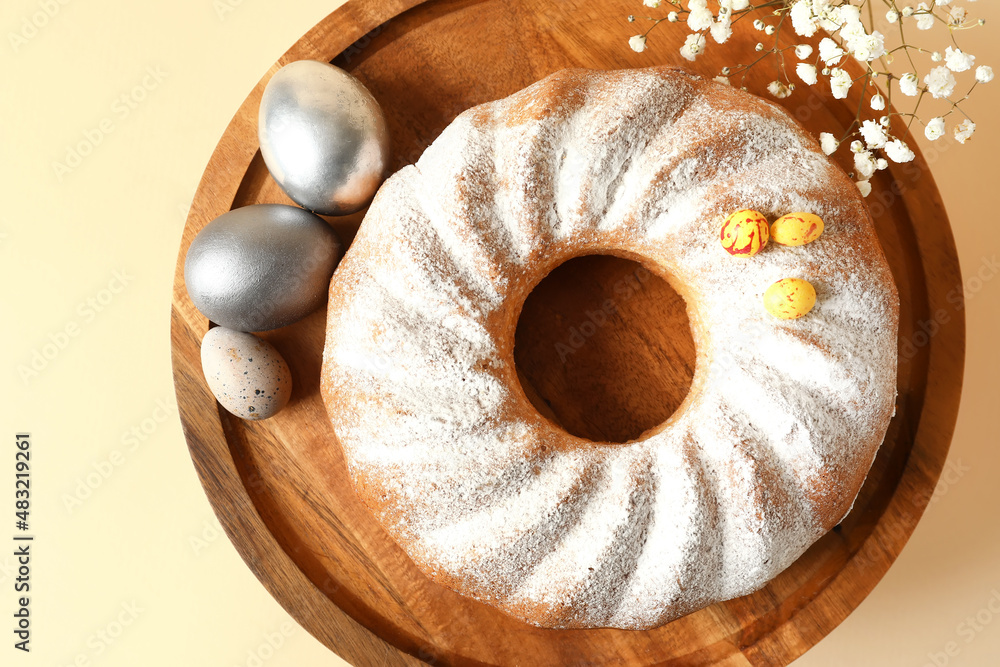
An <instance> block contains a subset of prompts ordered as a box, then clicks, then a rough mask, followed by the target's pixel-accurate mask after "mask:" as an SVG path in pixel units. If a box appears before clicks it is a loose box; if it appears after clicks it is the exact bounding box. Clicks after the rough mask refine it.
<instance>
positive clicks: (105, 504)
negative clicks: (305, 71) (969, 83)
mask: <svg viewBox="0 0 1000 667" xmlns="http://www.w3.org/2000/svg"><path fill="white" fill-rule="evenodd" d="M338 4H339V2H337V0H327V1H326V2H320V1H319V0H299V1H298V2H295V3H276V2H265V0H178V1H175V2H171V3H157V4H156V5H154V4H153V3H124V2H111V1H109V0H87V1H86V2H85V1H83V0H4V2H3V5H2V9H0V28H2V31H3V34H4V39H3V43H2V44H0V82H2V86H0V183H3V184H4V185H3V188H2V193H3V197H2V201H0V272H2V279H3V284H4V285H5V286H6V287H5V288H4V289H3V291H2V293H0V313H2V316H0V317H2V319H0V322H2V326H3V333H2V334H0V341H2V343H3V345H2V354H3V360H4V363H3V367H2V371H3V373H4V375H3V376H2V377H0V392H2V394H0V406H2V408H0V416H2V417H0V419H2V425H0V437H2V439H3V440H4V441H5V443H6V444H4V445H3V447H2V449H0V452H3V454H2V455H0V508H2V511H0V516H2V517H4V518H3V519H2V520H0V526H7V525H8V524H7V521H11V522H12V521H13V517H10V516H9V513H12V511H11V510H8V509H7V507H8V503H9V501H8V500H7V499H9V498H12V497H13V493H12V482H11V477H12V471H11V469H12V468H13V443H12V442H11V440H13V435H14V433H15V432H16V431H17V430H21V429H26V430H29V431H30V432H31V433H32V436H33V452H34V459H33V465H34V484H35V486H34V500H33V510H32V511H33V514H32V532H34V533H35V534H36V535H37V536H38V541H37V542H36V543H35V545H34V550H35V551H34V561H33V577H34V579H33V591H32V593H33V595H32V605H33V606H32V610H33V612H34V625H33V627H34V635H33V644H32V646H33V649H34V650H33V652H32V653H31V654H30V656H25V655H23V654H21V653H20V652H18V651H15V650H14V649H13V648H11V644H12V641H11V637H10V635H9V634H8V630H4V631H3V634H2V635H0V636H2V637H5V638H6V639H4V640H3V642H2V643H0V663H2V664H37V665H58V666H60V667H63V666H65V665H70V664H73V663H74V661H76V663H77V664H81V665H86V664H91V665H107V666H112V665H120V666H125V665H128V666H133V665H138V664H141V665H144V666H147V667H156V666H158V665H174V664H178V663H179V662H180V661H181V660H183V661H184V662H185V664H191V665H213V666H214V665H226V666H231V665H232V666H236V665H254V664H260V665H267V666H268V667H279V666H282V665H285V666H293V665H294V666H298V665H338V664H344V663H343V662H342V661H340V660H339V659H338V658H336V657H335V656H333V655H332V654H331V653H329V652H328V651H327V650H326V649H325V648H324V647H323V646H321V645H320V644H319V643H318V642H317V641H316V640H315V639H313V638H312V637H311V636H310V635H308V634H307V633H306V632H305V631H304V630H302V629H301V628H300V627H299V626H298V625H296V624H295V623H294V622H293V621H291V619H290V618H289V617H288V615H287V614H286V613H285V612H284V611H283V610H282V609H281V608H280V607H279V606H278V604H277V603H275V602H274V601H273V600H272V599H271V597H270V596H269V595H268V594H267V593H266V591H265V590H264V589H263V587H262V586H261V585H260V584H259V583H258V582H257V581H256V579H255V578H254V577H253V575H252V574H251V573H250V571H249V570H248V569H247V568H246V567H245V566H244V564H243V563H242V561H241V560H240V558H239V557H238V556H237V554H236V552H235V550H234V549H233V547H232V546H231V545H230V543H229V542H228V540H227V539H226V538H225V537H224V536H222V535H221V532H220V531H219V529H218V526H217V524H216V523H215V520H214V518H213V515H212V511H211V508H210V507H209V505H208V503H207V501H206V499H205V496H204V494H203V492H202V490H201V487H200V486H199V484H198V481H197V479H196V476H195V473H194V470H193V467H192V465H191V462H190V459H189V458H188V455H187V450H186V447H185V444H184V439H183V436H182V434H181V429H180V425H179V422H178V420H177V416H176V411H175V405H176V403H175V399H174V395H173V385H172V381H171V371H170V354H169V350H170V348H169V305H170V294H171V283H172V280H173V274H174V264H175V261H176V253H177V247H178V243H179V238H180V232H181V229H182V226H183V223H184V218H185V215H186V209H187V205H188V203H189V202H190V199H191V197H192V195H193V193H194V189H195V186H196V185H197V182H198V179H199V177H200V175H201V172H202V170H203V168H204V166H205V164H206V162H207V160H208V157H209V155H210V154H211V151H212V150H213V148H214V147H215V144H216V141H217V140H218V138H219V137H220V136H221V134H222V132H223V130H224V129H225V126H226V124H227V122H228V121H229V119H230V117H231V116H232V114H233V113H234V112H235V110H236V109H237V108H238V106H239V105H240V103H241V102H242V100H243V98H244V97H245V96H246V94H247V92H248V91H249V90H250V89H251V88H252V86H253V85H254V84H255V83H256V82H257V80H258V79H259V78H260V76H261V75H262V74H263V73H264V72H265V71H266V69H267V68H268V67H269V66H270V65H271V64H272V63H273V62H274V61H275V59H276V58H277V57H278V56H279V55H280V54H281V53H282V52H283V51H284V50H285V49H286V48H288V46H290V45H291V44H292V43H293V42H294V41H295V40H296V39H297V38H298V37H299V36H300V35H301V34H302V33H304V32H305V31H306V30H307V29H308V28H309V27H311V26H312V25H313V24H315V23H316V22H317V21H319V20H320V19H321V18H322V17H323V16H325V15H326V14H327V13H329V12H330V11H331V10H332V9H334V8H335V7H336V6H337V5H338ZM636 4H637V6H638V5H639V3H638V0H637V2H636ZM969 6H970V7H971V8H972V9H973V10H975V11H977V12H978V13H979V14H980V15H983V16H986V17H988V18H989V19H990V20H992V21H994V22H995V23H996V25H995V26H993V27H992V28H991V27H990V26H988V27H987V29H986V30H980V31H972V32H970V33H965V34H963V35H962V38H963V40H964V45H965V46H966V47H967V50H968V51H971V52H972V53H974V54H977V55H978V56H979V60H978V63H979V64H992V65H994V66H998V71H1000V47H998V46H997V45H998V44H1000V31H998V30H1000V28H998V26H1000V8H998V7H997V5H996V3H995V2H993V1H992V0H986V1H983V2H978V3H976V4H971V5H969ZM36 25H40V27H35V26H36ZM11 33H13V34H20V35H22V36H23V37H24V40H23V41H22V42H18V43H17V44H12V43H11V38H10V34H11ZM941 46H943V44H942V45H941ZM136 86H139V87H140V88H139V89H136ZM123 95H124V96H125V97H124V99H123V98H122V96H123ZM998 102H1000V81H998V82H996V83H994V84H991V85H990V86H986V87H982V88H980V89H979V90H977V91H976V94H975V95H974V97H973V98H972V99H970V100H969V102H968V105H967V109H968V111H969V113H970V114H971V115H973V116H974V117H975V118H976V120H978V121H979V122H980V132H979V134H978V135H977V136H976V138H975V140H974V141H973V142H972V143H971V144H969V145H967V146H964V147H962V146H957V145H955V144H954V143H953V142H944V141H942V142H939V144H937V145H935V148H936V149H939V150H937V151H934V152H933V153H932V154H931V155H929V158H930V159H931V161H932V164H933V171H934V174H935V177H936V178H937V181H938V184H939V186H940V188H941V190H942V192H943V196H944V200H945V203H946V205H947V208H948V211H949V214H950V216H951V222H952V225H953V227H954V230H955V236H956V239H957V242H958V247H959V253H960V255H961V262H962V267H963V270H964V272H965V276H966V280H967V283H966V285H967V288H968V290H969V293H968V299H969V309H968V325H969V337H968V359H969V363H968V364H967V369H966V384H965V395H964V399H963V403H962V410H961V415H960V419H959V424H958V429H957V431H956V434H955V440H954V444H953V446H952V450H951V456H950V463H949V465H950V467H949V469H948V470H949V471H950V472H949V476H948V479H947V482H946V483H945V484H944V485H943V486H942V487H941V489H940V490H939V493H938V495H937V496H936V498H935V501H934V502H933V504H932V506H931V507H930V509H929V510H928V512H927V514H926V516H925V518H924V519H923V520H922V522H921V523H920V526H919V527H918V529H917V531H916V533H915V534H914V536H913V538H912V540H911V541H910V543H909V545H908V546H907V547H906V550H905V551H904V552H903V554H902V556H901V557H900V558H899V560H898V561H897V563H896V564H895V566H894V567H893V568H892V570H891V571H890V572H889V574H888V575H887V576H886V577H885V579H884V580H883V581H882V582H881V583H880V584H879V586H878V587H877V588H876V589H875V591H874V592H873V593H872V594H871V596H870V597H869V598H868V599H867V600H866V601H865V602H864V604H862V605H861V607H860V608H859V609H858V610H857V611H856V612H855V613H854V614H853V615H852V616H851V617H850V618H849V619H848V620H847V621H846V622H845V623H844V624H843V625H841V626H840V627H839V628H838V629H836V630H835V631H834V632H833V633H832V634H831V635H830V636H829V637H828V638H827V639H825V640H824V641H823V642H821V643H820V644H819V645H818V646H817V647H816V648H815V649H813V650H812V651H810V652H809V653H808V654H806V656H804V657H803V658H802V659H801V660H799V661H798V662H797V663H796V664H797V665H802V666H804V667H818V666H821V665H824V666H825V665H844V664H852V665H913V666H919V665H924V664H935V663H934V662H933V661H932V660H936V661H937V664H938V665H941V664H945V663H947V664H952V665H994V664H997V661H998V660H1000V615H997V614H995V613H993V612H991V611H989V607H988V604H989V603H990V601H991V599H993V600H994V601H993V608H994V609H996V610H1000V567H998V564H1000V534H998V529H997V524H998V521H997V519H996V516H995V512H996V508H997V507H998V506H1000V483H998V482H997V476H998V464H1000V454H998V446H1000V438H998V437H997V428H996V415H997V409H998V407H1000V400H998V399H1000V393H998V384H997V382H996V379H995V374H996V372H997V370H998V369H1000V346H998V345H997V344H996V331H997V325H998V324H1000V321H998V319H1000V303H998V302H1000V298H998V296H1000V281H991V280H990V278H992V277H993V274H995V272H996V269H995V268H994V269H992V270H991V269H990V268H989V266H990V265H989V263H988V262H989V261H991V260H992V261H995V258H996V256H997V255H998V254H1000V241H998V239H1000V234H998V232H997V224H998V222H997V214H996V207H995V205H994V204H993V198H994V196H995V194H996V187H997V171H996V168H995V162H994V160H995V157H996V155H997V154H998V152H1000V120H998V119H997V113H996V109H997V108H998ZM88 137H90V139H89V141H90V142H91V143H93V144H95V146H94V148H93V150H92V151H91V152H90V153H89V154H88V155H86V156H84V157H82V158H81V160H80V161H79V164H78V165H75V166H73V168H71V169H70V170H69V171H68V173H65V172H64V173H57V169H56V168H54V166H53V163H55V162H66V160H67V157H66V151H67V147H68V146H71V145H76V144H77V143H78V142H80V141H84V140H88ZM924 148H925V149H926V148H927V146H926V144H925V145H924ZM59 171H61V170H59ZM980 270H982V271H983V273H982V277H983V278H984V280H983V281H982V282H977V281H975V280H972V277H973V276H974V275H975V274H976V272H977V271H980ZM970 281H971V282H970ZM67 327H68V329H67ZM67 331H69V332H70V333H72V334H73V335H69V334H65V332H67ZM60 332H63V333H60ZM63 334H65V335H63ZM46 345H50V347H48V348H45V346H46ZM52 345H54V346H55V347H52ZM43 350H45V351H47V352H48V353H49V356H50V357H52V358H51V359H46V360H45V362H44V366H43V365H42V364H41V363H39V364H38V365H39V366H43V367H41V370H40V371H39V372H38V374H37V376H31V377H29V378H27V379H25V378H22V377H21V376H20V375H19V373H18V367H19V366H28V365H30V364H31V360H32V355H33V354H34V352H36V351H38V352H42V351H43ZM164 406H165V408H164ZM116 451H117V452H118V453H117V454H115V452H116ZM10 532H12V530H11V529H10V528H5V527H4V528H0V617H2V618H5V619H10V616H9V614H10V613H12V611H13V605H14V594H13V592H12V583H13V582H12V576H13V575H12V574H11V565H12V564H13V559H12V557H11V556H9V555H8V554H9V553H10V551H9V550H8V548H7V547H6V546H3V545H5V544H9V542H8V540H9V537H5V536H8V535H9V533H10ZM994 596H995V597H994ZM977 613H978V614H979V620H978V621H976V620H975V617H976V615H977ZM968 617H972V618H973V620H972V621H971V623H970V622H969V621H968V620H966V619H967V618H968ZM119 623H121V624H122V625H121V626H119V625H118V624H119ZM8 624H9V620H8V621H6V622H3V623H0V628H7V627H8ZM976 628H978V629H976ZM949 642H953V644H952V645H949ZM275 645H277V648H276V649H274V648H271V647H272V646H275ZM949 649H950V650H951V652H952V654H953V655H952V656H947V655H945V654H944V652H945V651H946V650H949Z"/></svg>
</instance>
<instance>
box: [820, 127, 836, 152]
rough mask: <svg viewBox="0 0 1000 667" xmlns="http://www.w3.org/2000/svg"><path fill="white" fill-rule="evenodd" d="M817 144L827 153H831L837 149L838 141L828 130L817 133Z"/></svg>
mask: <svg viewBox="0 0 1000 667" xmlns="http://www.w3.org/2000/svg"><path fill="white" fill-rule="evenodd" d="M819 145H820V148H822V149H823V152H824V153H826V154H827V155H833V154H834V153H835V152H836V151H837V146H839V145H840V142H838V141H837V138H836V137H834V136H833V135H832V134H830V133H829V132H821V133H820V135H819Z"/></svg>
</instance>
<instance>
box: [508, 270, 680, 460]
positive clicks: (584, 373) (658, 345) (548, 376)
mask: <svg viewBox="0 0 1000 667" xmlns="http://www.w3.org/2000/svg"><path fill="white" fill-rule="evenodd" d="M514 362H515V364H516V366H517V371H518V376H519V379H520V381H521V385H522V387H523V388H524V392H525V394H526V395H527V397H528V400H530V401H531V403H532V404H533V405H534V406H535V408H536V409H537V410H538V411H539V412H541V413H542V414H543V415H545V416H546V417H548V418H549V419H551V420H553V421H554V422H556V423H557V424H559V425H560V426H562V428H564V429H566V431H568V432H569V433H572V434H573V435H576V436H579V437H582V438H587V439H588V440H594V441H598V442H627V441H629V440H633V439H635V438H637V437H639V436H640V435H641V434H642V433H643V432H644V431H646V430H648V429H650V428H653V427H654V426H657V425H659V424H662V423H663V422H664V421H666V419H667V418H669V417H670V415H671V414H673V413H674V411H675V410H676V409H677V408H678V406H680V404H681V402H682V401H683V400H684V397H685V396H687V393H688V390H689V389H690V388H691V380H692V378H693V376H694V368H695V346H694V339H693V337H692V335H691V324H690V322H689V321H688V316H687V309H686V307H685V303H684V299H683V298H682V297H681V296H680V295H679V294H678V293H677V292H676V291H674V289H673V288H672V287H671V286H670V284H669V283H667V281H665V280H664V279H662V278H660V277H659V276H657V275H655V274H653V273H651V272H650V271H649V270H648V269H646V268H645V267H643V266H642V265H641V264H638V263H637V262H632V261H629V260H626V259H621V258H618V257H611V256H607V255H587V256H584V257H577V258H575V259H571V260H569V261H568V262H565V263H564V264H561V265H560V266H558V267H556V269H555V270H553V271H552V272H551V273H550V274H549V275H548V276H546V277H545V278H544V279H543V280H542V282H541V283H539V284H538V286H537V287H536V288H535V289H534V290H533V291H532V292H531V294H529V295H528V298H527V299H526V300H525V303H524V308H523V309H522V311H521V316H520V318H519V319H518V322H517V331H516V332H515V335H514Z"/></svg>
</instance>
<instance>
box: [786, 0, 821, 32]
mask: <svg viewBox="0 0 1000 667" xmlns="http://www.w3.org/2000/svg"><path fill="white" fill-rule="evenodd" d="M789 15H790V16H791V17H792V29H794V30H795V32H796V34H799V35H802V36H803V37H812V36H813V35H815V34H816V31H817V30H819V21H817V20H816V17H815V16H813V8H812V2H811V1H810V0H796V2H795V4H794V5H792V10H791V11H790V12H789Z"/></svg>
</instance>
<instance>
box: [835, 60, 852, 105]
mask: <svg viewBox="0 0 1000 667" xmlns="http://www.w3.org/2000/svg"><path fill="white" fill-rule="evenodd" d="M853 83H854V82H853V81H851V75H850V74H848V73H847V72H845V71H844V70H842V69H840V68H839V67H834V68H833V69H832V70H830V90H831V91H832V92H833V96H834V98H835V99H838V100H843V99H847V92H848V91H849V90H850V89H851V84H853Z"/></svg>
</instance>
